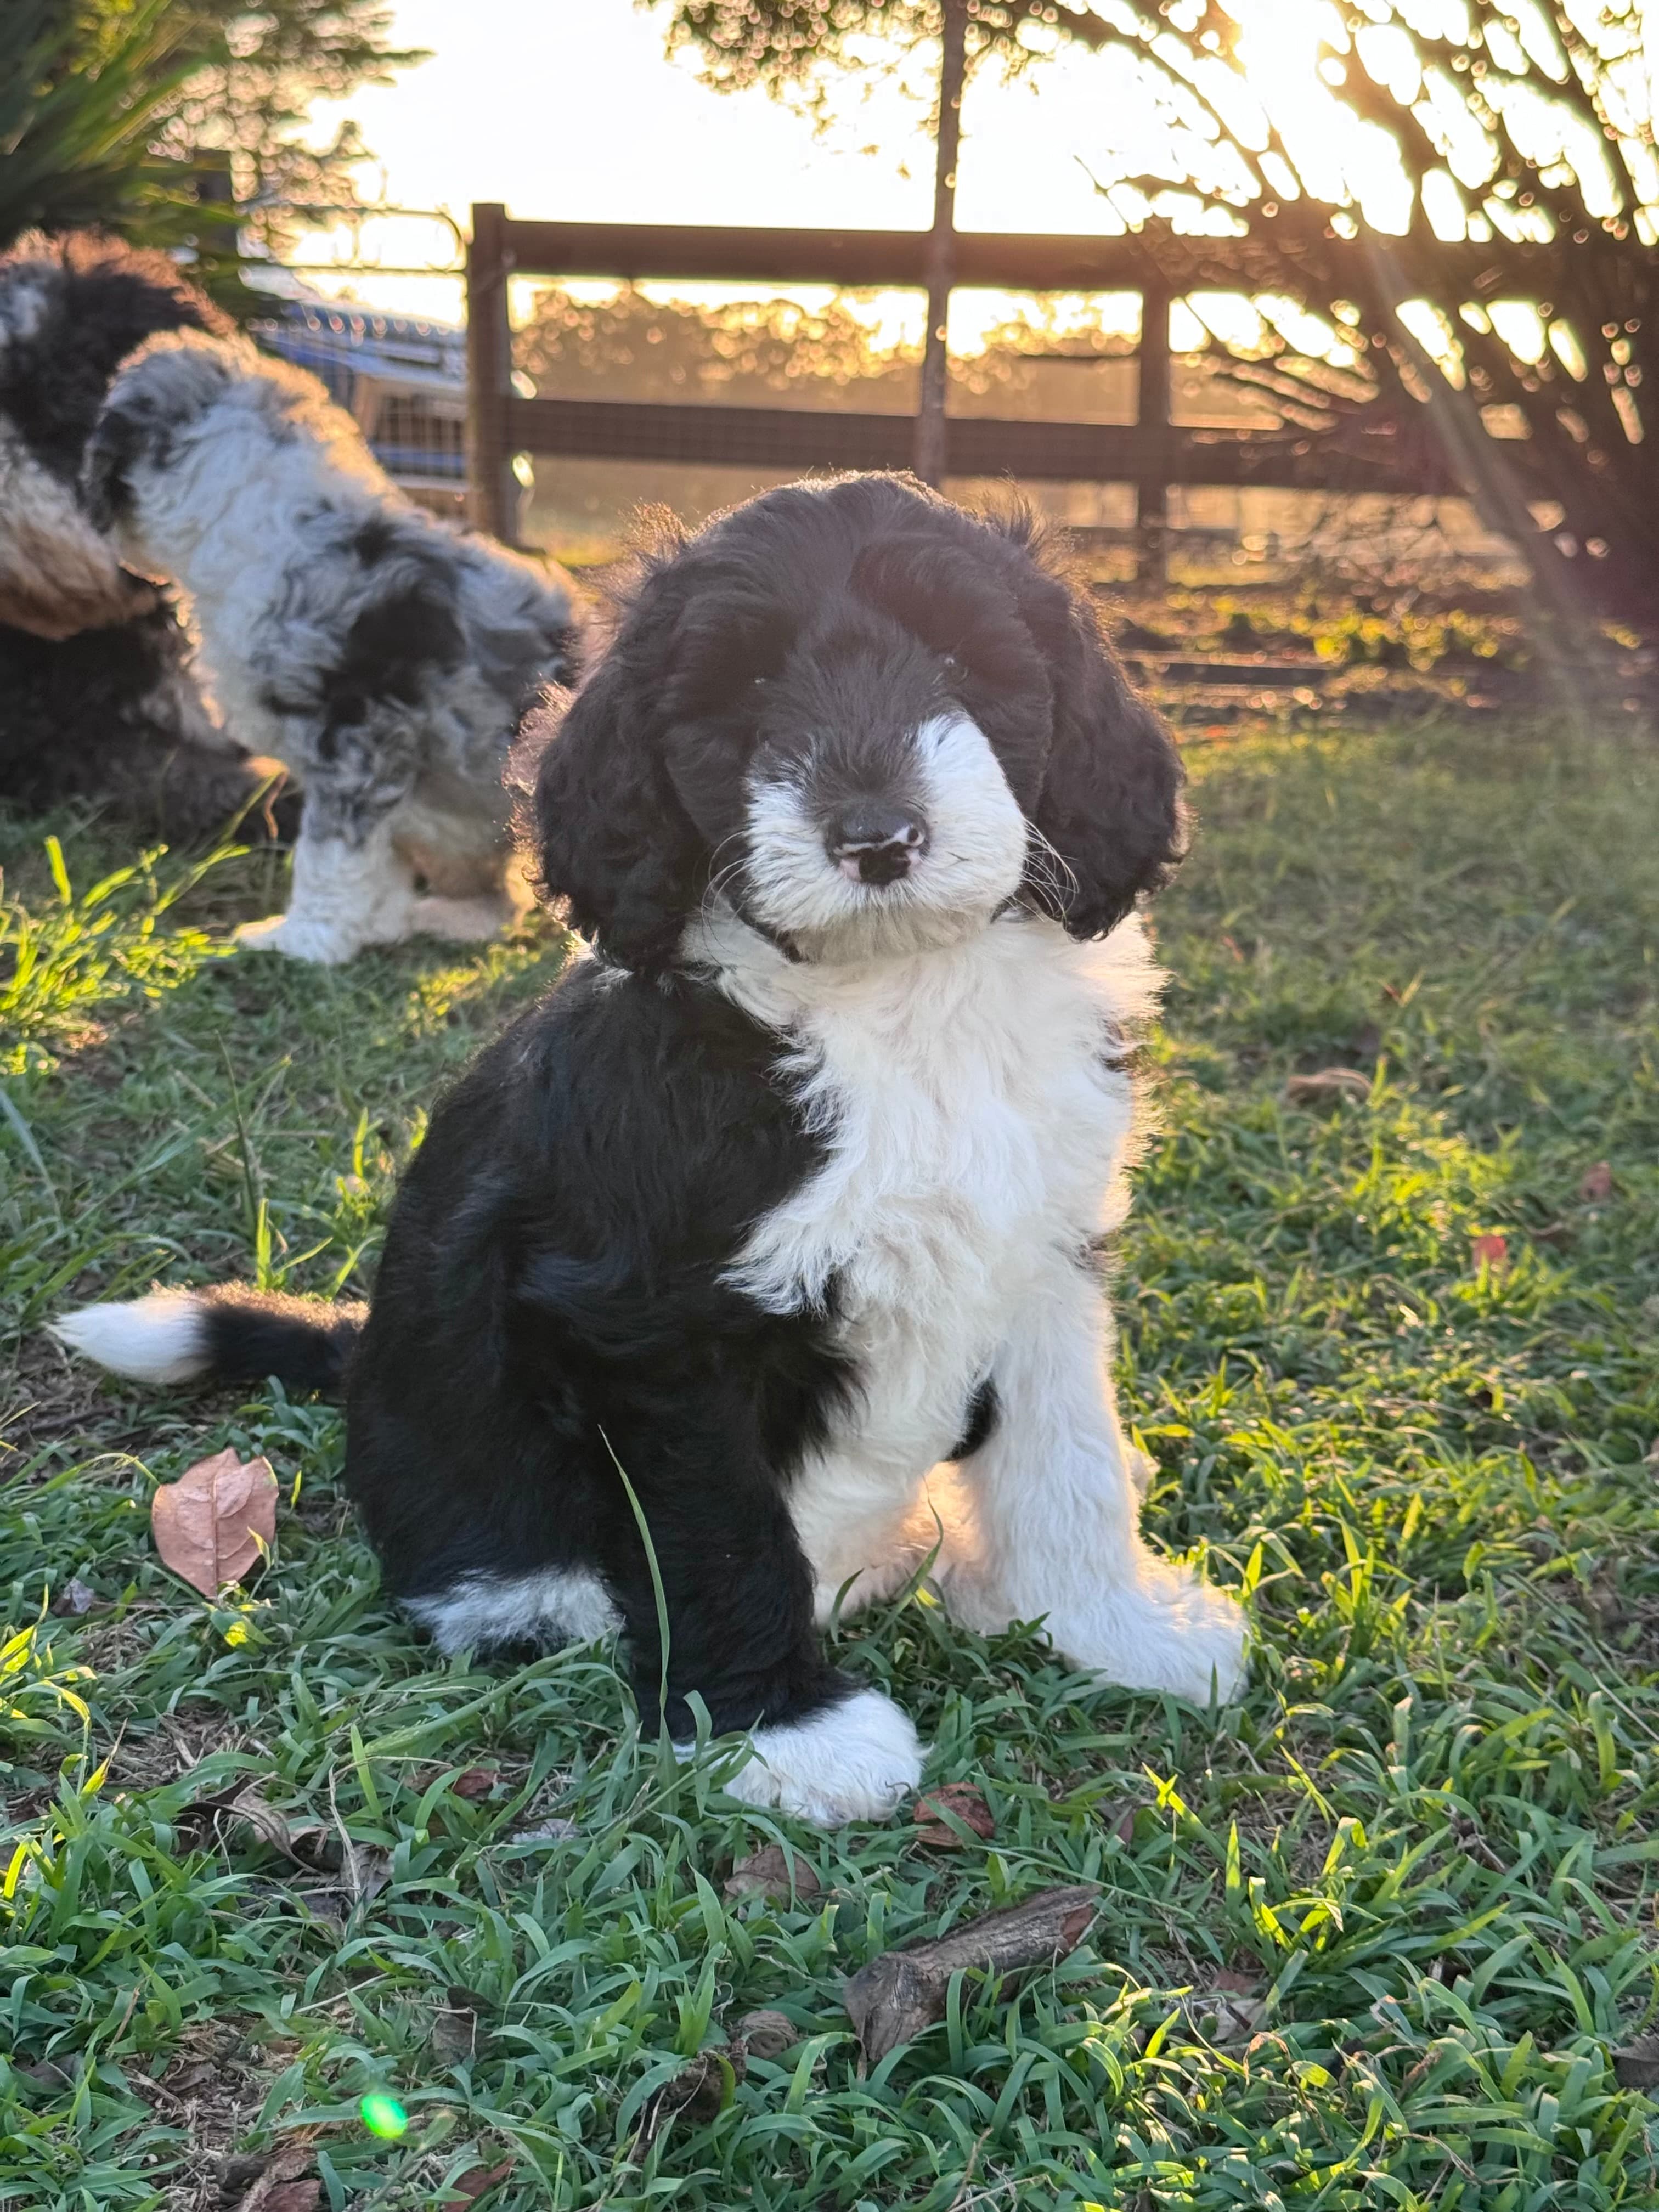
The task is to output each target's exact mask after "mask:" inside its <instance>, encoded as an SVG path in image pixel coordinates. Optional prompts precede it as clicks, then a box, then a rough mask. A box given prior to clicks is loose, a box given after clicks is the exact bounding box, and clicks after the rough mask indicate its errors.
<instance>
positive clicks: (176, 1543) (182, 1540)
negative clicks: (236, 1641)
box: [149, 1447, 276, 1597]
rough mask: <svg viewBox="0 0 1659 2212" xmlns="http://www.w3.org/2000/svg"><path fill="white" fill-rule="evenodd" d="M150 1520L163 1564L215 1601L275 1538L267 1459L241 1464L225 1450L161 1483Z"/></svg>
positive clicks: (272, 1484)
mask: <svg viewBox="0 0 1659 2212" xmlns="http://www.w3.org/2000/svg"><path fill="white" fill-rule="evenodd" d="M149 1518H150V1527H151V1528H152V1530H153V1531H154V1532H155V1548H156V1550H157V1551H158V1552H159V1553H161V1559H162V1561H163V1563H164V1564H165V1565H167V1566H169V1567H171V1568H172V1570H173V1573H174V1574H175V1575H178V1576H180V1577H182V1578H183V1579H184V1580H185V1582H187V1583H189V1584H190V1586H191V1589H198V1590H200V1591H201V1593H202V1595H203V1596H204V1597H217V1595H219V1592H220V1591H221V1590H222V1589H223V1588H224V1587H225V1585H226V1583H239V1582H240V1581H241V1579H242V1577H243V1576H244V1575H246V1573H248V1571H250V1570H251V1569H252V1567H253V1565H255V1564H256V1562H257V1561H258V1559H259V1558H260V1557H261V1555H262V1553H264V1552H267V1551H269V1550H270V1547H271V1546H272V1545H273V1544H274V1543H275V1542H276V1476H275V1475H274V1474H272V1473H271V1471H270V1461H269V1460H265V1459H250V1460H240V1459H238V1458H237V1456H236V1454H235V1452H234V1450H233V1449H230V1448H229V1447H227V1448H226V1449H225V1450H223V1451H222V1452H216V1453H215V1454H214V1455H213V1457H212V1458H211V1459H204V1460H198V1461H197V1463H196V1465H195V1466H194V1467H192V1468H186V1469H185V1472H184V1474H181V1475H180V1476H179V1480H178V1481H177V1482H164V1483H163V1484H162V1485H161V1487H160V1489H158V1490H157V1492H156V1493H155V1498H153V1499H152V1501H151V1504H150V1511H149Z"/></svg>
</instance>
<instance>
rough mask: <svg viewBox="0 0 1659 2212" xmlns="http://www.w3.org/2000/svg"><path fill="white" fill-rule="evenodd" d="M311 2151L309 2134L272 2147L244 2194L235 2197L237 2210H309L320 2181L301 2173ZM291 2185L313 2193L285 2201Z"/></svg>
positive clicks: (294, 2211) (243, 2211)
mask: <svg viewBox="0 0 1659 2212" xmlns="http://www.w3.org/2000/svg"><path fill="white" fill-rule="evenodd" d="M313 2156H314V2151H313V2145H312V2142H311V2138H310V2136H309V2134H307V2136H306V2138H305V2140H304V2141H302V2142H290V2143H284V2144H283V2148H282V2149H281V2150H278V2151H273V2152H272V2154H270V2157H269V2158H267V2159H265V2160H263V2161H262V2162H261V2164H260V2166H259V2171H258V2173H257V2174H256V2175H255V2177H254V2180H253V2184H252V2187H251V2188H250V2189H249V2190H248V2191H247V2194H246V2196H245V2197H240V2198H239V2199H238V2200H237V2203H236V2212H312V2208H313V2206H314V2205H315V2204H316V2203H317V2201H318V2196H317V2192H318V2191H319V2190H320V2188H321V2184H320V2183H319V2182H315V2181H306V2180H304V2179H301V2177H302V2176H303V2175H304V2173H305V2170H306V2168H307V2166H309V2165H310V2164H311V2161H312V2159H313ZM232 2163H233V2161H229V2160H228V2161H227V2163H226V2167H225V2168H224V2169H223V2170H224V2171H227V2172H228V2170H229V2168H230V2166H231V2164H232ZM234 2164H236V2165H239V2166H240V2165H243V2164H245V2161H243V2160H235V2161H234ZM290 2185H292V2186H295V2187H297V2188H298V2189H300V2190H301V2191H303V2190H307V2189H308V2190H310V2191H312V2192H313V2193H312V2194H311V2195H310V2196H309V2197H307V2196H297V2197H288V2198H287V2201H286V2202H284V2198H285V2197H287V2191H288V2190H289V2186H290Z"/></svg>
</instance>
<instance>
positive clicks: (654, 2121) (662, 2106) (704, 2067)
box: [628, 2049, 743, 2166]
mask: <svg viewBox="0 0 1659 2212" xmlns="http://www.w3.org/2000/svg"><path fill="white" fill-rule="evenodd" d="M742 2059H743V2053H742V2052H741V2051H738V2050H732V2049H728V2050H726V2051H699V2052H698V2053H697V2055H696V2057H695V2058H694V2059H692V2060H691V2061H690V2063H689V2064H687V2065H684V2066H682V2067H681V2069H680V2070H679V2072H678V2074H677V2075H675V2076H674V2078H673V2080H672V2081H665V2082H664V2084H663V2086H662V2087H661V2088H660V2089H659V2090H657V2091H656V2093H654V2095H653V2096H649V2097H647V2099H646V2100H645V2104H644V2106H642V2108H641V2112H640V2124H639V2129H638V2132H637V2133H636V2134H635V2137H634V2141H633V2143H632V2145H631V2146H630V2148H629V2153H628V2163H629V2165H630V2166H643V2165H644V2163H645V2160H646V2157H647V2154H648V2152H649V2151H650V2148H651V2146H652V2144H653V2143H654V2142H656V2140H657V2137H658V2136H659V2135H660V2134H661V2133H662V2131H663V2130H664V2129H665V2127H666V2126H667V2125H668V2123H669V2122H670V2121H671V2119H673V2118H676V2117H677V2115H678V2114H679V2113H681V2112H684V2114H685V2115H686V2117H687V2118H689V2119H690V2120H692V2121H708V2120H713V2119H717V2118H719V2117H720V2112H722V2110H723V2109H724V2108H725V2105H726V2100H727V2098H728V2097H730V2096H731V2094H732V2091H733V2090H734V2089H735V2088H736V2087H737V2083H738V2079H739V2076H740V2072H741V2065H742Z"/></svg>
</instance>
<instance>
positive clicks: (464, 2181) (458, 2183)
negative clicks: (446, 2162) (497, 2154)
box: [441, 2158, 513, 2204]
mask: <svg viewBox="0 0 1659 2212" xmlns="http://www.w3.org/2000/svg"><path fill="white" fill-rule="evenodd" d="M512 2171H513V2160H511V2159H510V2158H504V2159H503V2160H501V2164H500V2165H499V2166H469V2167H468V2168H467V2170H466V2172H465V2173H458V2174H457V2175H456V2177H455V2179H454V2180H453V2181H452V2182H451V2183H450V2185H449V2188H448V2191H447V2194H446V2195H445V2196H444V2197H442V2198H441V2202H442V2203H445V2204H476V2203H477V2201H478V2199H479V2198H480V2197H482V2196H483V2194H484V2191H486V2190H489V2189H494V2188H495V2185H496V2183H497V2182H500V2181H505V2180H506V2179H507V2176H508V2175H509V2174H510V2173H511V2172H512Z"/></svg>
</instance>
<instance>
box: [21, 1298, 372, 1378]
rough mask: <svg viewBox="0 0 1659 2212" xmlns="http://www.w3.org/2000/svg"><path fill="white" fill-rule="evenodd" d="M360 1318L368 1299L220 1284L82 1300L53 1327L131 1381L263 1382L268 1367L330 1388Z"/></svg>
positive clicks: (341, 1371)
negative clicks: (334, 1301) (117, 1299)
mask: <svg viewBox="0 0 1659 2212" xmlns="http://www.w3.org/2000/svg"><path fill="white" fill-rule="evenodd" d="M367 1320H368V1307H367V1306H366V1305H360V1304H344V1305H330V1304H326V1303H325V1301H324V1300H323V1299H321V1298H289V1297H279V1296H277V1294H276V1292H274V1291H253V1290H249V1289H248V1288H247V1287H246V1285H243V1284H240V1283H226V1284H224V1285H221V1286H220V1287H219V1288H217V1289H216V1290H211V1291H151V1292H150V1294H149V1297H143V1298H131V1299H129V1300H128V1301H127V1303H126V1304H123V1305H107V1306H82V1308H81V1309H80V1310H79V1311H78V1312H76V1313H71V1314H65V1315H64V1318H63V1319H62V1320H61V1321H60V1322H54V1323H53V1325H52V1334H53V1335H54V1336H56V1337H57V1338H58V1340H59V1341H60V1342H61V1343H64V1344H66V1345H68V1346H69V1347H70V1351H72V1352H84V1353H85V1354H86V1356H87V1358H88V1359H95V1360H96V1361H97V1362H98V1364H99V1365H100V1367H107V1368H109V1369H110V1370H112V1372H113V1373H114V1374H117V1375H130V1376H132V1377H133V1379H134V1380H135V1381H136V1382H139V1383H193V1382H198V1381H199V1382H206V1383H262V1382H264V1379H265V1377H266V1376H269V1375H274V1376H276V1380H277V1381H278V1382H279V1383H283V1384H284V1385H285V1386H286V1388H288V1389H290V1390H327V1391H335V1390H337V1389H339V1388H340V1386H341V1384H342V1383H343V1382H344V1380H345V1374H346V1370H347V1368H348V1367H349V1364H350V1362H351V1355H352V1352H353V1351H354V1350H355V1348H356V1342H357V1339H358V1337H359V1336H360V1335H361V1334H362V1327H363V1323H364V1322H365V1321H367Z"/></svg>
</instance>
